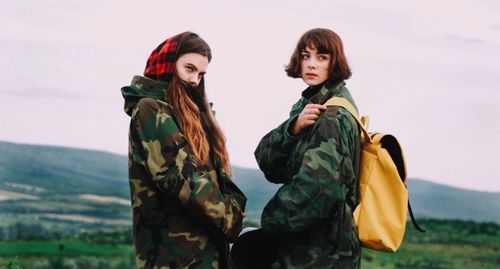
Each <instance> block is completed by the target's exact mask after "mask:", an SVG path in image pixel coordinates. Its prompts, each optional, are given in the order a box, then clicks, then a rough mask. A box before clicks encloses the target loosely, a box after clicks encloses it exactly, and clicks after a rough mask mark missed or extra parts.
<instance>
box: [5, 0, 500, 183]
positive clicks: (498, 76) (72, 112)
mask: <svg viewBox="0 0 500 269" xmlns="http://www.w3.org/2000/svg"><path fill="white" fill-rule="evenodd" d="M171 2H172V3H171ZM0 25H2V29H1V30H0V74H1V78H2V83H1V84H0V100H1V101H2V102H1V104H2V105H1V106H0V122H1V123H2V127H0V140H5V141H11V142H19V143H33V144H49V145H60V146H71V147H78V148H88V149H98V150H104V151H109V152H114V153H119V154H123V155H125V154H126V153H127V143H128V140H127V135H128V134H127V133H128V124H129V118H128V116H127V115H126V114H125V113H124V112H123V108H122V107H123V99H122V97H121V94H120V87H122V86H125V85H128V84H129V83H130V81H131V79H132V77H133V75H135V74H142V72H143V70H144V66H145V64H146V60H147V57H148V56H149V54H150V52H151V51H152V50H153V49H154V48H156V46H157V45H158V44H159V43H161V42H162V41H163V40H164V39H165V38H167V37H169V36H171V35H173V34H177V33H179V32H182V31H186V30H191V31H194V32H196V33H198V34H199V35H200V36H201V37H203V38H204V39H205V40H206V41H207V42H208V43H209V44H210V46H211V48H212V52H213V60H212V62H211V64H210V65H209V68H208V72H207V75H206V84H207V86H206V88H207V92H208V95H209V99H210V100H211V101H212V102H214V108H215V110H216V111H217V118H218V121H219V123H220V124H221V126H222V128H223V130H224V131H225V134H226V138H227V141H228V147H229V152H230V155H231V160H232V163H233V165H239V166H244V167H253V168H255V167H257V165H256V163H255V160H254V157H253V151H254V149H255V147H256V145H257V143H258V141H259V140H260V138H261V137H262V136H263V135H264V134H265V133H267V132H268V131H269V130H271V129H272V128H274V127H276V126H277V125H278V124H280V123H281V122H282V121H284V120H285V119H286V117H287V115H288V112H289V109H290V107H291V105H292V104H293V103H294V102H295V101H296V100H297V99H298V98H299V97H300V92H301V91H302V90H303V89H304V88H305V84H304V83H303V82H302V81H301V80H297V79H291V78H288V77H287V76H286V75H285V72H284V71H283V69H284V65H285V64H286V63H287V62H288V60H289V57H290V55H291V53H292V50H293V48H294V46H295V44H296V42H297V40H298V39H299V37H300V36H301V35H302V34H303V33H304V32H305V31H307V30H309V29H311V28H314V27H326V28H330V29H332V30H334V31H335V32H337V33H338V34H339V35H340V36H341V38H342V39H343V41H344V46H345V51H346V54H347V58H348V60H349V63H350V65H351V68H352V71H353V76H352V78H351V79H349V80H348V81H347V86H348V88H349V89H350V91H351V93H352V94H353V96H354V98H355V100H356V102H357V104H358V107H359V109H360V112H361V114H368V115H369V116H370V119H371V126H370V127H371V130H380V131H383V132H386V133H392V134H394V135H396V137H397V138H398V139H399V140H400V142H401V144H402V145H403V149H404V153H405V155H406V160H407V166H408V172H409V176H410V177H413V178H422V179H426V180H430V181H434V182H438V183H444V184H448V185H453V186H458V187H464V188H470V189H477V190H489V191H500V180H499V179H500V177H499V176H498V173H497V171H496V168H498V167H499V166H500V161H499V158H498V157H497V156H498V152H500V120H499V114H500V91H499V90H500V86H499V85H500V61H499V60H500V3H499V2H498V1H493V0H475V1H470V0H454V1H452V0H442V1H412V3H408V1H396V0H394V1H385V0H383V1H371V2H369V3H367V1H352V0H350V1H347V0H346V1H332V0H319V1H298V0H287V1H285V0H282V1H277V0H276V1H272V0H253V1H244V0H233V1H230V0H226V1H224V0H211V1H201V0H200V1H195V0H183V1H175V2H174V1H165V0H163V1H142V2H140V1H132V0H122V1H119V2H117V1H110V0H100V1H94V0H86V1H83V0H66V1H62V0H45V1H38V0H37V1H35V0H25V1H18V0H2V2H1V3H0ZM0 154H1V153H0Z"/></svg>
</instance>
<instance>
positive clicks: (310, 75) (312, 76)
mask: <svg viewBox="0 0 500 269" xmlns="http://www.w3.org/2000/svg"><path fill="white" fill-rule="evenodd" d="M317 76H318V75H316V74H314V73H306V77H311V78H315V77H317Z"/></svg>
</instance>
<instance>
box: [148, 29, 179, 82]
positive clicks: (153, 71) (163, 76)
mask: <svg viewBox="0 0 500 269" xmlns="http://www.w3.org/2000/svg"><path fill="white" fill-rule="evenodd" d="M179 39H180V35H175V36H172V37H170V38H168V39H167V40H165V41H163V42H162V43H161V44H160V45H159V46H158V47H157V48H156V49H155V50H154V51H153V52H151V55H150V56H149V58H148V62H147V63H146V69H145V70H144V76H146V77H149V78H152V79H154V80H161V81H166V82H170V80H171V79H172V76H173V74H174V70H175V62H176V61H177V47H178V44H179Z"/></svg>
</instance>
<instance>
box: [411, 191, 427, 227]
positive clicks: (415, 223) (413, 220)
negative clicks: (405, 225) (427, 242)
mask: <svg viewBox="0 0 500 269" xmlns="http://www.w3.org/2000/svg"><path fill="white" fill-rule="evenodd" d="M408 211H409V212H410V218H411V223H413V227H415V229H417V230H418V231H419V232H421V233H425V230H424V229H422V228H420V226H418V224H417V220H415V217H414V216H413V211H412V210H411V206H410V199H408Z"/></svg>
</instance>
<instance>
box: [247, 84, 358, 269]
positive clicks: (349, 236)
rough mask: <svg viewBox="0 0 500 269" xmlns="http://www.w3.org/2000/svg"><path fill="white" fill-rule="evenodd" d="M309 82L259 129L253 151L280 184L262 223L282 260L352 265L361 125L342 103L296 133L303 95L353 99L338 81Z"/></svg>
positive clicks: (307, 99) (287, 264) (306, 99)
mask: <svg viewBox="0 0 500 269" xmlns="http://www.w3.org/2000/svg"><path fill="white" fill-rule="evenodd" d="M332 84H333V83H326V84H325V85H324V86H323V87H322V88H321V89H320V90H319V91H318V90H313V89H311V88H308V89H306V90H305V91H304V92H303V93H302V96H303V97H302V98H301V99H300V100H299V101H298V102H297V103H296V104H295V105H294V106H293V107H292V110H291V112H290V118H289V119H288V120H286V121H285V122H283V123H282V124H281V125H280V126H278V127H277V128H276V129H274V130H272V131H271V132H269V133H268V134H267V135H265V136H264V137H263V138H262V140H261V141H260V143H259V145H258V146H257V149H256V150H255V157H256V159H257V162H258V164H259V167H260V169H261V170H262V171H263V172H264V174H265V176H266V178H267V179H268V180H269V181H270V182H273V183H283V186H282V187H281V188H280V189H279V190H278V192H277V193H276V194H275V195H274V196H273V197H272V198H271V200H270V201H269V202H268V204H267V205H266V206H265V208H264V211H263V213H262V220H261V223H262V229H263V230H264V231H268V232H271V233H273V234H276V235H277V236H278V238H279V239H278V240H279V244H280V249H279V255H278V261H279V263H281V264H282V266H283V267H284V268H311V269H312V268H314V269H318V268H342V269H346V268H359V260H360V245H359V240H358V235H357V229H356V225H355V222H354V219H353V215H352V212H353V208H354V207H355V206H356V205H357V189H358V186H357V185H358V184H357V182H358V180H357V178H358V177H357V174H358V169H359V155H360V132H359V129H358V125H357V122H356V120H355V119H354V117H352V116H351V114H349V112H348V111H347V110H345V109H344V108H339V107H336V106H335V107H328V109H327V110H326V111H324V112H322V114H321V115H320V117H319V119H318V120H317V122H316V124H315V125H313V126H311V127H309V128H307V129H305V130H303V131H302V133H301V134H299V135H298V136H292V135H291V134H290V133H289V130H290V128H291V125H292V124H293V123H294V122H295V120H296V119H297V116H298V115H299V114H300V112H301V111H302V109H303V108H304V106H305V105H306V104H308V103H316V104H323V103H325V102H326V101H327V100H328V99H329V98H331V97H332V96H341V97H344V98H346V99H348V100H349V101H350V102H351V103H353V104H354V102H353V100H352V97H351V95H350V93H349V91H348V90H347V88H346V87H345V83H344V82H341V83H336V84H333V85H332Z"/></svg>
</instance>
